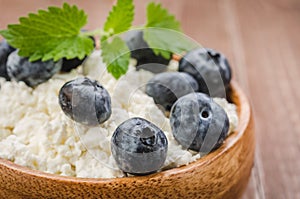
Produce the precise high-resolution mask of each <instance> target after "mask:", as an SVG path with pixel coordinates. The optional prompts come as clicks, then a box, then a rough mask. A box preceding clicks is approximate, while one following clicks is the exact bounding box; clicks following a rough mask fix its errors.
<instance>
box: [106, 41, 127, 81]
mask: <svg viewBox="0 0 300 199" xmlns="http://www.w3.org/2000/svg"><path fill="white" fill-rule="evenodd" d="M110 39H112V41H111V42H110V41H109V40H101V49H102V54H101V56H102V58H103V61H104V62H105V63H106V64H107V71H108V72H109V73H111V74H112V75H113V76H114V77H115V78H116V79H119V78H120V77H121V76H122V75H124V74H125V73H126V72H127V70H128V65H129V60H130V50H129V48H128V47H127V45H126V43H125V42H124V41H123V40H122V39H121V38H120V37H114V38H110Z"/></svg>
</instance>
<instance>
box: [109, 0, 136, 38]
mask: <svg viewBox="0 0 300 199" xmlns="http://www.w3.org/2000/svg"><path fill="white" fill-rule="evenodd" d="M133 18H134V5H133V1H132V0H118V1H117V4H116V5H115V6H113V8H112V10H111V11H110V12H109V15H108V17H107V19H106V22H105V24H104V31H106V32H109V33H110V34H111V35H113V34H118V33H120V32H124V31H126V30H128V29H129V28H130V27H131V23H132V21H133Z"/></svg>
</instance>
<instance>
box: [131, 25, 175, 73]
mask: <svg viewBox="0 0 300 199" xmlns="http://www.w3.org/2000/svg"><path fill="white" fill-rule="evenodd" d="M143 35H144V34H143V31H142V30H132V31H129V32H128V33H127V34H126V35H125V41H126V43H127V46H128V47H129V49H130V53H131V57H132V58H135V59H136V60H137V70H139V69H144V70H148V71H151V72H153V73H160V72H163V71H166V69H167V65H168V64H169V61H170V60H168V59H165V58H164V57H162V56H161V55H155V54H154V52H153V50H152V49H151V48H149V45H148V44H147V43H146V41H145V40H144V39H143Z"/></svg>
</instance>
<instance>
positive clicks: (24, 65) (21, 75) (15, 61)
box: [6, 50, 61, 87]
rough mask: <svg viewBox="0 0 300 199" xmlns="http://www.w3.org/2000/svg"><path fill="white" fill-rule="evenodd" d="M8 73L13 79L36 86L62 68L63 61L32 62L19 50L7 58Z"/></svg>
mask: <svg viewBox="0 0 300 199" xmlns="http://www.w3.org/2000/svg"><path fill="white" fill-rule="evenodd" d="M6 65H7V73H8V75H9V77H10V78H11V79H12V80H15V81H23V82H25V83H26V84H27V85H28V86H31V87H34V86H37V85H38V84H41V83H43V82H45V81H47V80H48V79H50V78H51V77H52V76H53V75H54V74H55V73H56V72H57V71H59V70H60V68H61V61H58V62H53V61H52V60H49V61H46V62H42V61H35V62H30V61H29V59H28V58H27V57H20V56H19V55H18V50H16V51H14V52H12V53H11V54H10V55H9V56H8V59H7V63H6Z"/></svg>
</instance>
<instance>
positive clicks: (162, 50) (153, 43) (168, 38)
mask: <svg viewBox="0 0 300 199" xmlns="http://www.w3.org/2000/svg"><path fill="white" fill-rule="evenodd" d="M144 40H145V41H146V42H147V43H148V45H149V46H150V48H152V49H153V51H154V53H155V54H156V55H161V56H163V57H164V58H166V59H170V56H171V54H172V53H174V54H179V55H182V54H183V53H184V52H187V51H190V50H192V49H194V48H196V47H197V46H198V44H197V43H196V42H194V41H193V40H191V39H190V38H188V37H186V36H185V35H184V34H183V33H181V32H178V31H174V30H170V29H162V28H159V29H158V28H148V29H145V30H144Z"/></svg>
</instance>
